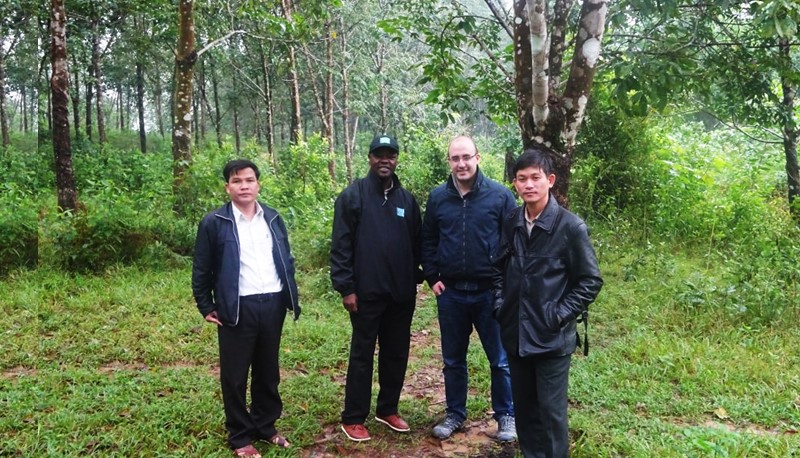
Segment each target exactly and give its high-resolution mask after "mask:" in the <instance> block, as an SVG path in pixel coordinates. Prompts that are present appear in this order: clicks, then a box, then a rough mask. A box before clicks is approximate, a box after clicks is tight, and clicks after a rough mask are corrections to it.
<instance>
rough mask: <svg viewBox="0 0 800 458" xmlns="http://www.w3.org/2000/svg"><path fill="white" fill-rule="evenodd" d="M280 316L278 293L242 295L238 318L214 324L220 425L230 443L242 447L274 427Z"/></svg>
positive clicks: (278, 412)
mask: <svg viewBox="0 0 800 458" xmlns="http://www.w3.org/2000/svg"><path fill="white" fill-rule="evenodd" d="M285 317H286V307H284V305H283V304H282V303H281V293H273V294H258V295H254V296H242V297H240V298H239V323H238V324H237V325H236V326H218V327H217V337H218V340H219V378H220V383H221V385H222V401H223V403H224V404H225V427H226V428H227V430H228V443H229V444H230V446H231V447H233V448H239V447H244V446H245V445H247V444H249V443H251V442H252V441H254V440H256V439H269V438H271V437H272V436H274V435H275V434H276V433H277V431H276V430H275V420H277V419H278V417H280V416H281V410H282V409H283V403H282V402H281V396H280V394H278V383H280V372H279V370H278V349H279V347H280V344H281V331H282V330H283V320H284V318H285ZM251 368H252V377H251V378H252V379H251V382H250V398H251V401H252V404H251V405H250V412H249V413H248V411H247V373H248V371H249V370H251Z"/></svg>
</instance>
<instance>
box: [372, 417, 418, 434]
mask: <svg viewBox="0 0 800 458" xmlns="http://www.w3.org/2000/svg"><path fill="white" fill-rule="evenodd" d="M375 420H378V421H379V422H381V423H383V424H384V425H386V426H388V427H390V428H392V429H393V430H395V431H397V432H398V433H406V432H408V431H411V428H409V427H408V423H406V422H405V420H403V419H402V418H400V415H397V414H395V415H386V416H385V417H379V416H377V415H376V416H375Z"/></svg>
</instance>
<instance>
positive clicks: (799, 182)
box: [779, 38, 800, 224]
mask: <svg viewBox="0 0 800 458" xmlns="http://www.w3.org/2000/svg"><path fill="white" fill-rule="evenodd" d="M779 53H780V58H781V60H782V61H783V62H784V65H787V67H786V68H789V67H790V66H791V63H792V57H791V54H790V53H791V43H790V42H789V40H788V39H787V38H781V39H780V41H779ZM781 89H782V90H783V101H782V103H781V108H782V113H781V117H782V120H781V124H782V129H781V130H782V131H783V151H784V154H785V155H786V178H787V181H788V185H789V193H788V196H787V197H788V199H789V211H790V212H791V214H792V217H794V219H795V221H796V222H797V223H798V224H800V200H798V199H797V197H798V195H800V166H798V162H797V139H798V129H797V127H796V123H795V121H794V111H795V97H796V96H797V86H796V83H795V81H794V80H792V79H790V78H789V77H787V76H785V75H782V76H781Z"/></svg>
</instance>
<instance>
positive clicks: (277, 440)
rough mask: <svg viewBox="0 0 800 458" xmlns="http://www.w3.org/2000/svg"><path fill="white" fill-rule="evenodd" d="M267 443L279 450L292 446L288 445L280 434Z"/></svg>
mask: <svg viewBox="0 0 800 458" xmlns="http://www.w3.org/2000/svg"><path fill="white" fill-rule="evenodd" d="M267 442H269V443H270V444H272V445H275V446H277V447H280V448H289V447H291V446H292V444H290V443H289V441H287V440H286V438H285V437H283V436H281V435H280V434H276V435H274V436H272V437H271V438H270V439H269V440H268V441H267Z"/></svg>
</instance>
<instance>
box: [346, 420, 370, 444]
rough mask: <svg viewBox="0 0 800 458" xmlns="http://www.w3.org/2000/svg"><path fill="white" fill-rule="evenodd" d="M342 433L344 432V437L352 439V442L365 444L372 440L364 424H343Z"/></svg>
mask: <svg viewBox="0 0 800 458" xmlns="http://www.w3.org/2000/svg"><path fill="white" fill-rule="evenodd" d="M342 431H344V435H345V436H347V438H348V439H350V440H351V441H356V442H364V441H368V440H370V439H372V438H371V437H370V436H369V431H367V428H365V427H364V425H362V424H358V425H345V424H342Z"/></svg>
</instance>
